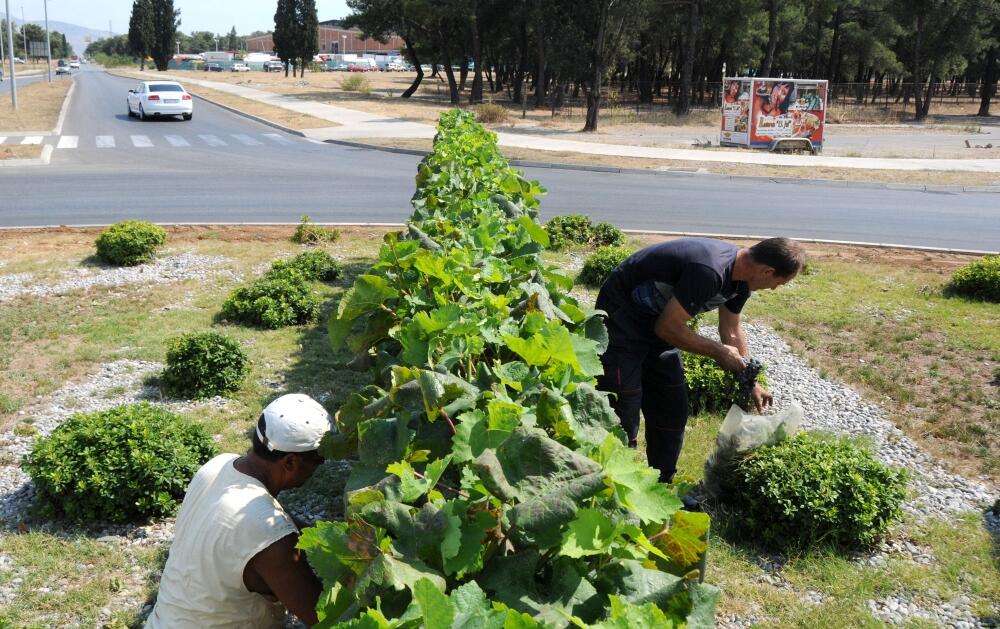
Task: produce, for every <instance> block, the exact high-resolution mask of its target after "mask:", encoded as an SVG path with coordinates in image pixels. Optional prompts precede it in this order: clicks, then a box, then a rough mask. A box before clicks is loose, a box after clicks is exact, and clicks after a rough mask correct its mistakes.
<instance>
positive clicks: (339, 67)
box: [329, 61, 351, 72]
mask: <svg viewBox="0 0 1000 629" xmlns="http://www.w3.org/2000/svg"><path fill="white" fill-rule="evenodd" d="M329 67H330V71H331V72H347V71H348V70H350V67H351V66H349V65H348V64H346V63H344V62H342V61H341V62H337V63H335V64H333V65H332V66H329Z"/></svg>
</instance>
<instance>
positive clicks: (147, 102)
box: [125, 81, 194, 120]
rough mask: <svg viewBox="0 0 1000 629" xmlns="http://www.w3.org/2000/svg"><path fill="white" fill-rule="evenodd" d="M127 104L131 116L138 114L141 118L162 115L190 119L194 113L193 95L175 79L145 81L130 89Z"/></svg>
mask: <svg viewBox="0 0 1000 629" xmlns="http://www.w3.org/2000/svg"><path fill="white" fill-rule="evenodd" d="M125 105H126V106H127V108H128V115H129V117H130V118H131V117H132V116H138V117H139V120H146V119H147V118H150V117H155V118H159V117H161V116H181V117H182V118H184V120H190V119H191V117H192V116H193V115H194V101H192V99H191V95H190V94H188V93H187V90H185V89H184V87H183V86H181V84H180V83H177V82H175V81H143V82H141V83H139V85H137V86H136V87H134V88H132V89H130V90H129V91H128V96H127V97H126V98H125Z"/></svg>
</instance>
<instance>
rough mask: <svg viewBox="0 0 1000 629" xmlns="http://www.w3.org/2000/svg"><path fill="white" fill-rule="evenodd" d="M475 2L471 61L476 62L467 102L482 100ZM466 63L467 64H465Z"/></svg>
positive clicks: (481, 57) (480, 58)
mask: <svg viewBox="0 0 1000 629" xmlns="http://www.w3.org/2000/svg"><path fill="white" fill-rule="evenodd" d="M477 10H478V7H477V3H475V2H473V3H472V24H471V25H470V26H471V28H470V29H469V30H470V31H471V32H472V62H473V63H474V64H476V68H475V70H473V73H472V92H470V93H469V104H472V105H474V104H476V103H481V102H483V46H482V42H481V41H480V39H479V17H478V15H477V13H476V12H477ZM466 65H468V64H466Z"/></svg>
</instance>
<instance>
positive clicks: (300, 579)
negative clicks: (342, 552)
mask: <svg viewBox="0 0 1000 629" xmlns="http://www.w3.org/2000/svg"><path fill="white" fill-rule="evenodd" d="M296 542H298V535H296V534H294V533H292V534H290V535H286V536H285V537H282V538H281V539H279V540H278V541H276V542H275V543H273V544H271V545H270V546H268V547H267V548H265V549H264V550H262V551H260V552H259V553H257V554H256V555H254V556H253V558H252V559H251V560H250V561H249V562H248V563H247V567H246V569H245V570H244V575H243V581H244V582H245V583H247V587H248V588H250V589H252V590H253V589H254V588H252V587H251V585H250V584H251V582H252V581H256V580H257V579H259V580H260V581H263V583H264V584H265V585H266V586H267V589H268V590H270V591H271V593H272V594H274V596H276V597H278V600H279V601H281V603H282V605H284V606H285V609H287V610H288V611H290V612H292V613H293V614H295V615H296V616H297V617H298V618H299V620H301V621H302V622H304V623H306V625H307V626H310V627H311V626H313V625H315V624H316V623H317V622H319V619H318V618H317V617H316V601H317V600H319V595H320V593H321V592H322V591H323V584H322V583H320V581H319V579H317V578H316V575H315V574H314V573H313V571H312V568H310V567H309V564H308V563H306V558H305V555H304V554H303V553H302V551H300V550H299V549H297V548H295V544H296ZM248 573H250V574H248ZM254 577H257V579H254ZM254 591H256V590H254Z"/></svg>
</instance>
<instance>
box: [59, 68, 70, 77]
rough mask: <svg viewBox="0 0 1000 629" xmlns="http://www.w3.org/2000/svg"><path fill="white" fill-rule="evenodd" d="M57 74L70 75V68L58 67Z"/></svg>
mask: <svg viewBox="0 0 1000 629" xmlns="http://www.w3.org/2000/svg"><path fill="white" fill-rule="evenodd" d="M56 74H57V75H58V74H70V71H69V66H57V67H56Z"/></svg>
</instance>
